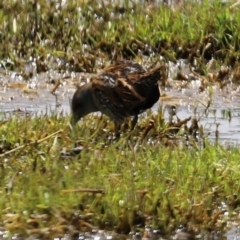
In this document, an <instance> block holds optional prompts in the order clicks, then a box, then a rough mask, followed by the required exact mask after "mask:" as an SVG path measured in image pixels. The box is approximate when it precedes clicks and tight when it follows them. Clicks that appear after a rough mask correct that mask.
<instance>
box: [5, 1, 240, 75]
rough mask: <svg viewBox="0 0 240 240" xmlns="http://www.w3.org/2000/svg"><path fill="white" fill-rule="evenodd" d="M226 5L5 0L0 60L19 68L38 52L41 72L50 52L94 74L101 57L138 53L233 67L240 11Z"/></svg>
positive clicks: (219, 2) (114, 58) (213, 2)
mask: <svg viewBox="0 0 240 240" xmlns="http://www.w3.org/2000/svg"><path fill="white" fill-rule="evenodd" d="M229 7H230V3H229V4H228V3H226V4H223V3H221V1H211V2H210V1H202V3H201V4H198V3H194V2H192V1H190V2H189V1H185V3H184V4H183V5H182V6H178V5H175V7H174V8H171V7H170V6H165V5H162V4H159V5H158V6H157V7H151V5H148V4H147V3H144V4H143V5H140V4H133V3H130V2H129V1H125V2H123V4H122V5H120V6H119V5H118V4H114V3H109V4H107V6H105V5H104V4H103V3H101V4H100V3H99V2H98V1H95V0H92V1H76V0H72V1H67V2H66V3H65V4H64V5H59V4H54V3H50V2H46V1H42V0H41V1H37V2H32V3H29V1H22V2H21V3H20V2H19V3H18V2H14V1H12V2H10V3H9V1H3V2H2V4H1V8H0V31H1V35H0V38H1V46H0V59H2V65H3V66H5V67H7V68H10V69H16V68H20V70H21V67H22V64H23V62H24V61H26V60H28V59H29V58H30V57H32V58H36V62H37V67H38V69H37V70H38V72H41V71H46V70H47V69H48V68H49V66H48V64H49V60H50V56H54V57H59V58H63V59H64V60H65V61H66V63H68V64H64V65H63V66H60V68H63V69H64V68H67V69H70V70H74V71H88V72H89V71H90V72H92V71H95V68H96V64H97V61H98V60H99V59H102V58H104V59H105V60H109V59H110V60H116V59H118V58H121V56H123V57H125V58H133V57H136V56H139V51H141V52H142V54H143V55H147V56H148V55H149V54H150V53H151V52H154V53H155V56H156V57H158V56H159V55H162V56H163V57H164V58H165V59H166V60H176V59H179V58H189V60H190V62H192V61H193V60H194V59H195V58H196V59H198V60H199V61H203V62H204V61H205V60H209V59H211V58H212V57H214V58H217V59H220V60H221V61H225V62H226V63H227V64H231V65H233V64H234V63H235V61H237V57H238V56H239V41H238V32H239V26H238V24H237V23H238V22H239V21H240V13H239V11H237V9H236V8H233V9H232V10H230V8H229ZM9 11H10V12H11V14H9ZM196 13H197V14H196ZM209 13H211V14H209ZM199 19H200V20H199ZM9 60H11V61H9Z"/></svg>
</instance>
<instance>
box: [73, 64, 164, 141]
mask: <svg viewBox="0 0 240 240" xmlns="http://www.w3.org/2000/svg"><path fill="white" fill-rule="evenodd" d="M165 70H166V68H165V66H164V65H161V66H158V67H155V68H154V69H151V70H150V71H148V72H146V71H145V70H144V68H143V67H142V66H141V65H140V64H139V63H136V62H132V61H127V60H121V61H118V62H116V63H114V64H111V65H109V66H107V67H106V68H104V69H103V71H102V72H101V73H100V74H99V75H97V76H94V77H93V79H92V81H91V82H89V83H85V84H84V85H82V86H78V88H77V90H76V91H75V93H74V95H73V98H72V104H71V110H72V119H71V124H72V125H73V126H74V125H75V124H76V123H77V122H78V120H80V119H81V118H82V117H84V116H86V115H87V114H89V113H92V112H97V111H100V112H102V113H103V114H105V115H107V116H108V117H110V119H111V120H113V121H114V126H115V137H116V138H118V137H119V136H120V127H121V124H122V123H123V122H124V120H125V119H126V118H128V117H132V116H133V119H132V122H131V130H133V129H134V127H135V125H136V123H137V121H138V115H139V114H141V113H143V112H144V111H146V110H147V109H149V108H151V107H152V106H153V105H154V104H155V103H156V102H157V101H158V100H159V97H160V91H159V85H158V82H159V80H160V79H162V78H164V77H165V76H166V75H165Z"/></svg>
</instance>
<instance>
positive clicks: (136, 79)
mask: <svg viewBox="0 0 240 240" xmlns="http://www.w3.org/2000/svg"><path fill="white" fill-rule="evenodd" d="M163 77H164V66H160V67H156V68H154V69H152V70H150V71H149V72H144V73H139V72H133V73H130V74H128V75H127V77H126V82H128V83H129V84H130V85H131V86H132V87H133V88H134V89H135V91H136V92H137V93H138V94H140V95H141V96H142V97H147V96H148V94H149V93H150V92H151V90H152V88H155V87H156V85H157V84H158V81H159V80H160V79H161V78H163Z"/></svg>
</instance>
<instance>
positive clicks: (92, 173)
mask: <svg viewBox="0 0 240 240" xmlns="http://www.w3.org/2000/svg"><path fill="white" fill-rule="evenodd" d="M173 113H174V111H173ZM174 117H175V114H173V118H174ZM189 120H190V119H182V120H181V119H178V121H176V122H175V121H172V122H166V121H165V120H164V118H163V114H162V110H161V109H159V112H158V114H157V115H156V114H154V115H153V114H152V113H148V114H147V116H146V117H144V118H141V119H140V122H139V124H138V126H137V127H136V129H135V130H134V131H133V132H132V133H128V131H127V130H126V131H125V133H123V134H122V137H121V139H120V140H119V141H114V140H113V139H112V137H111V136H112V133H113V132H112V131H111V130H110V132H109V127H107V129H108V130H106V126H107V125H108V120H107V118H106V117H100V116H87V117H86V120H83V121H81V122H80V123H79V125H78V127H77V128H76V130H77V131H78V132H77V134H73V133H72V131H71V127H70V125H69V118H66V117H63V116H61V115H52V116H42V117H34V118H32V117H20V118H19V117H14V116H13V117H12V118H10V119H8V120H7V121H2V122H1V124H0V133H1V134H0V135H1V139H0V158H1V168H0V171H1V176H2V177H1V179H0V191H1V195H0V210H1V213H2V214H1V216H0V222H1V226H2V227H4V229H6V230H9V231H10V232H12V233H14V232H18V233H20V234H22V235H23V236H26V235H29V234H30V235H31V234H37V236H42V237H43V238H44V237H45V238H46V237H50V236H51V237H53V236H62V235H63V234H64V233H66V232H68V233H69V234H75V233H76V232H79V231H81V232H85V231H91V230H92V229H95V228H99V229H105V230H109V229H111V230H112V229H115V231H116V232H117V233H129V231H140V232H142V231H144V228H145V226H146V225H147V226H150V227H151V228H153V229H159V230H160V234H161V235H162V236H163V235H165V234H168V233H170V232H172V231H173V230H174V229H176V228H178V227H179V226H180V224H184V225H186V226H187V228H188V230H189V231H190V232H194V233H195V234H196V233H199V231H200V229H201V230H204V229H208V230H212V231H214V230H216V229H218V230H225V225H226V222H227V221H228V220H230V218H231V216H233V214H234V211H235V210H237V209H238V198H237V196H238V191H239V186H238V182H237V181H236V179H238V178H239V171H237V169H238V159H239V154H240V153H239V150H238V149H231V150H227V149H226V148H224V147H221V146H220V145H218V146H214V145H211V144H209V143H208V141H207V140H206V139H205V137H204V136H203V135H201V134H203V133H201V128H200V127H198V128H197V122H195V121H192V123H191V124H190V126H187V123H188V122H189ZM43 129H44V131H43ZM196 131H198V132H199V133H201V134H200V135H198V137H196V136H197V135H195V133H196ZM186 135H187V136H188V138H186ZM77 147H78V151H74V149H75V150H76V148H77ZM230 186H231V187H230ZM235 196H236V197H235ZM223 203H224V204H225V205H224V206H223V205H222V204H223ZM226 212H227V213H228V214H229V215H228V217H226V215H225V213H226ZM51 237H50V238H51Z"/></svg>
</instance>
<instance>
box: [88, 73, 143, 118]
mask: <svg viewBox="0 0 240 240" xmlns="http://www.w3.org/2000/svg"><path fill="white" fill-rule="evenodd" d="M92 89H93V92H94V94H95V96H96V98H97V99H98V101H99V103H100V104H101V106H102V107H105V108H108V109H109V110H110V111H111V112H112V113H114V114H115V115H118V114H119V115H121V116H127V115H128V112H130V110H131V109H132V108H134V107H135V106H137V105H138V104H141V102H143V101H144V99H145V98H143V97H142V96H141V95H139V94H138V93H137V92H136V91H135V89H134V88H133V86H131V85H130V84H129V83H128V82H127V81H126V79H125V78H124V77H121V78H119V77H117V76H116V75H115V74H111V73H105V74H101V75H100V76H99V77H96V78H95V79H93V82H92Z"/></svg>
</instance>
